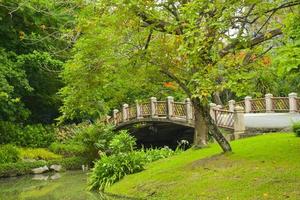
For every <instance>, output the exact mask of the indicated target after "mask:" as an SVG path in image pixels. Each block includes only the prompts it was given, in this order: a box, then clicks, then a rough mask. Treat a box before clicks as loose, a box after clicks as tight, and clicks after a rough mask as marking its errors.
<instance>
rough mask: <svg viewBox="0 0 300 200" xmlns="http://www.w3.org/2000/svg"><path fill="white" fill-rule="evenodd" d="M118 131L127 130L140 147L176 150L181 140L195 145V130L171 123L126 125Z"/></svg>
mask: <svg viewBox="0 0 300 200" xmlns="http://www.w3.org/2000/svg"><path fill="white" fill-rule="evenodd" d="M117 129H127V130H129V132H130V133H131V134H132V135H133V136H135V137H136V139H137V144H138V147H142V146H144V147H146V148H149V147H164V146H168V147H170V148H172V149H175V148H176V147H177V145H178V142H179V141H181V140H187V141H189V144H192V143H193V136H194V128H192V127H189V126H183V125H180V124H176V123H170V122H159V121H157V122H140V123H136V124H126V125H123V126H120V127H117Z"/></svg>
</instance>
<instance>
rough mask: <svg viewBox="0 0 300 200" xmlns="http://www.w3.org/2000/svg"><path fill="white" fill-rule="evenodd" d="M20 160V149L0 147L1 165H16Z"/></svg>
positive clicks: (7, 146) (9, 146) (9, 145)
mask: <svg viewBox="0 0 300 200" xmlns="http://www.w3.org/2000/svg"><path fill="white" fill-rule="evenodd" d="M19 160H20V153H19V151H18V148H17V147H15V146H13V145H11V144H7V145H3V146H0V164H4V163H15V162H17V161H19Z"/></svg>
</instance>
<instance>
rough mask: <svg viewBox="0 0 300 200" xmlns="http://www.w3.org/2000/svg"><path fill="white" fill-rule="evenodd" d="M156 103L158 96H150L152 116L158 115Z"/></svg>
mask: <svg viewBox="0 0 300 200" xmlns="http://www.w3.org/2000/svg"><path fill="white" fill-rule="evenodd" d="M156 105H157V99H156V97H151V98H150V114H151V117H156V116H157V112H156Z"/></svg>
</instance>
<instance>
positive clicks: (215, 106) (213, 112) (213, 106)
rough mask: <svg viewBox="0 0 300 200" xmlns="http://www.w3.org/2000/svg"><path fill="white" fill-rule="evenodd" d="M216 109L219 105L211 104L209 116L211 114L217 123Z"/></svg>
mask: <svg viewBox="0 0 300 200" xmlns="http://www.w3.org/2000/svg"><path fill="white" fill-rule="evenodd" d="M216 108H217V104H215V103H210V104H209V114H210V116H211V118H213V120H215V121H216V112H215V109H216Z"/></svg>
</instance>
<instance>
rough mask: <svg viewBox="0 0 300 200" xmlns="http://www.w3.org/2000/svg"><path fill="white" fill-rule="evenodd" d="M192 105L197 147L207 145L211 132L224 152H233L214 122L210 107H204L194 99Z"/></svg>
mask: <svg viewBox="0 0 300 200" xmlns="http://www.w3.org/2000/svg"><path fill="white" fill-rule="evenodd" d="M192 103H193V106H194V109H195V133H194V143H195V145H196V146H204V145H206V141H207V136H208V132H209V133H210V134H211V135H212V137H213V138H214V139H215V140H216V141H217V142H218V144H219V145H220V146H221V148H222V149H223V151H224V152H229V151H231V146H230V144H229V142H228V141H227V140H226V138H225V137H224V136H223V134H222V133H221V132H220V130H219V128H218V127H217V125H216V124H215V122H214V120H213V119H212V117H211V116H210V113H209V107H208V106H203V105H202V104H201V102H200V100H199V99H198V98H193V99H192ZM200 116H201V117H200ZM204 139H205V140H204ZM204 141H205V142H204Z"/></svg>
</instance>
